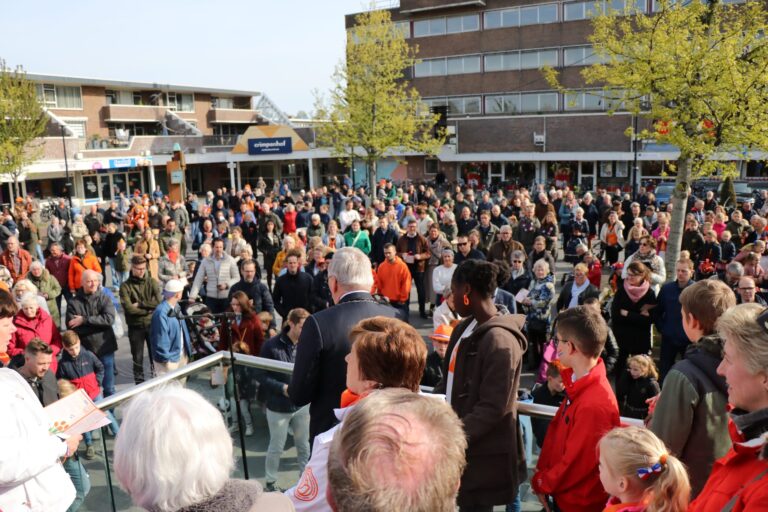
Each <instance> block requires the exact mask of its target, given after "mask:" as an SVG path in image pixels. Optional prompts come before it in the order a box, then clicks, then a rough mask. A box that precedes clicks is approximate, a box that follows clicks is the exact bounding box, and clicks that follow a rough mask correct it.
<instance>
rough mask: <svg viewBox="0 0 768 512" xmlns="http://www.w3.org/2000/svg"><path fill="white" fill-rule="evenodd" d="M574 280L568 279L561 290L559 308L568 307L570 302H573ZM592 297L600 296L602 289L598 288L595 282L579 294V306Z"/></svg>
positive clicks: (559, 309)
mask: <svg viewBox="0 0 768 512" xmlns="http://www.w3.org/2000/svg"><path fill="white" fill-rule="evenodd" d="M572 289H573V280H571V281H568V282H566V283H565V285H564V286H563V290H562V291H561V292H560V295H559V296H558V297H557V310H558V311H562V310H563V309H568V304H570V303H571V292H572V291H573V290H572ZM590 297H595V298H599V297H600V290H598V289H597V287H596V286H595V285H593V284H590V285H589V286H588V287H587V289H586V290H584V291H583V292H581V295H579V306H581V305H583V304H584V301H585V300H587V299H588V298H590Z"/></svg>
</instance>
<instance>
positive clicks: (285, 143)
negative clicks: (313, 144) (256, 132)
mask: <svg viewBox="0 0 768 512" xmlns="http://www.w3.org/2000/svg"><path fill="white" fill-rule="evenodd" d="M292 152H293V141H292V140H291V138H290V137H273V138H263V139H261V138H260V139H248V154H249V155H264V154H285V153H292Z"/></svg>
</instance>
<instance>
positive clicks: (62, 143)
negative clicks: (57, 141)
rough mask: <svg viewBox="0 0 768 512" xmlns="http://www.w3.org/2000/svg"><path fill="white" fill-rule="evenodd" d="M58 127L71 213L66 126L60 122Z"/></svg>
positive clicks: (70, 185)
mask: <svg viewBox="0 0 768 512" xmlns="http://www.w3.org/2000/svg"><path fill="white" fill-rule="evenodd" d="M59 128H61V145H62V147H63V148H64V176H65V178H64V180H65V181H66V186H67V204H68V205H69V212H70V215H71V214H72V184H71V183H70V182H69V161H68V160H67V141H66V139H65V138H64V132H65V131H66V127H65V126H64V125H63V124H61V125H59Z"/></svg>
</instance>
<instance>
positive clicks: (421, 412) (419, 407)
mask: <svg viewBox="0 0 768 512" xmlns="http://www.w3.org/2000/svg"><path fill="white" fill-rule="evenodd" d="M466 447H467V442H466V437H465V435H464V434H463V430H462V427H461V422H460V421H459V419H458V417H457V416H456V414H455V413H454V412H453V410H452V409H451V407H450V406H449V405H448V404H446V403H445V402H444V401H441V400H437V399H435V398H434V397H428V396H424V395H419V394H416V393H412V392H409V391H407V390H403V389H389V390H382V391H376V392H374V393H373V394H371V395H370V396H369V397H367V398H366V399H364V400H362V401H361V402H360V404H359V405H357V406H356V407H355V409H354V410H353V411H352V412H350V414H349V416H347V418H346V419H345V421H344V424H343V426H342V427H341V429H340V430H339V431H338V432H337V434H336V436H335V437H334V440H333V444H332V446H331V452H330V455H329V457H328V486H329V489H328V492H327V495H328V497H329V501H330V502H331V505H332V506H333V508H334V510H336V511H337V512H351V511H357V510H369V511H376V512H378V511H388V510H434V511H449V510H453V509H454V507H455V500H456V493H457V491H458V488H459V482H460V479H461V474H462V472H463V470H464V466H465V463H466V456H465V450H466Z"/></svg>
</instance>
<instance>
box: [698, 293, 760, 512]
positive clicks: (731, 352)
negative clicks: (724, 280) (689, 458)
mask: <svg viewBox="0 0 768 512" xmlns="http://www.w3.org/2000/svg"><path fill="white" fill-rule="evenodd" d="M766 322H768V315H766V313H765V308H763V307H762V306H759V305H757V304H755V303H750V304H739V305H737V306H733V307H731V308H730V309H728V310H727V311H726V312H725V313H723V314H722V316H721V317H720V318H719V319H718V321H717V331H718V334H719V335H720V336H721V337H722V338H723V339H724V340H725V344H724V346H723V360H722V362H720V365H719V366H718V367H717V373H718V374H719V375H720V376H722V377H725V381H726V382H727V383H728V405H729V406H730V408H731V410H730V421H729V424H728V430H729V433H730V436H731V439H732V441H733V445H732V446H731V449H730V451H729V452H728V453H727V454H726V455H725V456H724V457H721V458H720V459H718V460H717V461H716V462H715V465H714V466H713V467H712V473H711V474H710V476H709V479H708V480H707V483H706V484H705V485H704V489H703V490H702V491H701V493H700V494H699V495H698V497H697V498H696V499H695V500H694V501H693V503H691V505H690V507H689V508H688V510H689V511H693V512H710V511H712V512H714V511H721V510H731V511H733V512H741V511H749V510H768V386H766V368H768V351H766V347H768V324H767V323H766Z"/></svg>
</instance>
